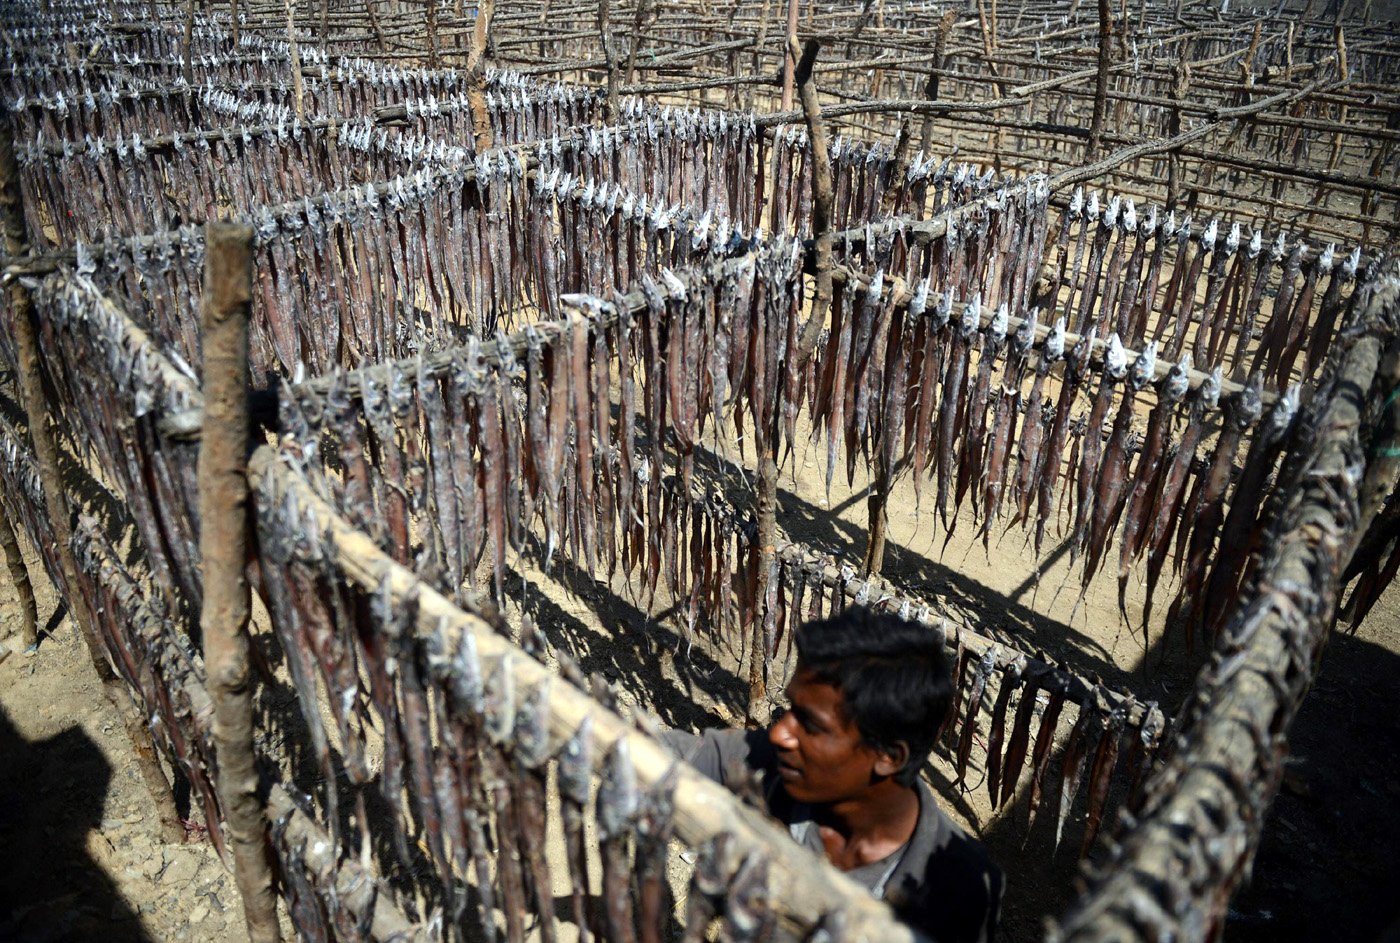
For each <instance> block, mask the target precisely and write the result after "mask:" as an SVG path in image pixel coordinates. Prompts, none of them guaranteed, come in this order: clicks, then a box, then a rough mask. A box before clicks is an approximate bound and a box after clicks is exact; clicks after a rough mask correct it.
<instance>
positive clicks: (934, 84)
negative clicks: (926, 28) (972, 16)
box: [919, 10, 958, 154]
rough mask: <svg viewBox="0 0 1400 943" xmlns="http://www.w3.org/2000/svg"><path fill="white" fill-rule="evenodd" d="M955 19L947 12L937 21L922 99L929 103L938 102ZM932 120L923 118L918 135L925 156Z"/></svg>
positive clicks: (929, 148)
mask: <svg viewBox="0 0 1400 943" xmlns="http://www.w3.org/2000/svg"><path fill="white" fill-rule="evenodd" d="M957 19H958V15H957V13H956V12H955V11H953V10H949V11H948V12H946V13H944V14H943V19H942V20H941V21H939V24H938V37H937V38H936V39H934V41H933V66H932V68H931V69H929V75H928V84H927V85H925V86H924V98H927V99H928V100H929V101H937V100H938V85H939V79H941V78H942V75H943V69H944V66H945V65H946V60H947V57H948V37H949V36H951V35H952V34H953V24H954V23H956V22H957ZM933 120H934V116H933V115H931V114H929V115H925V116H924V126H923V131H922V132H921V133H920V135H919V150H921V151H923V152H924V153H925V154H927V153H929V152H930V151H931V150H932V149H933Z"/></svg>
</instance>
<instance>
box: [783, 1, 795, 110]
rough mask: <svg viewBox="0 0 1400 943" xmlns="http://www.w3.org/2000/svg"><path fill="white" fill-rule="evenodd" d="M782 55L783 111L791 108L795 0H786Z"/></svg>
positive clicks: (793, 79)
mask: <svg viewBox="0 0 1400 943" xmlns="http://www.w3.org/2000/svg"><path fill="white" fill-rule="evenodd" d="M784 49H785V50H786V51H785V53H784V55H783V111H789V110H791V108H792V91H793V85H794V81H795V77H796V74H797V73H796V70H797V0H788V5H787V41H786V43H785V45H784Z"/></svg>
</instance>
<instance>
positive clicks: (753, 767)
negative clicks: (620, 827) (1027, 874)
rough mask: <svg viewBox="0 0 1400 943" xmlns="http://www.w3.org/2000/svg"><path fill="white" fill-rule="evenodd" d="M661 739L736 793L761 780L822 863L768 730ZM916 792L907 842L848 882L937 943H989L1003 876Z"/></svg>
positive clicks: (807, 814)
mask: <svg viewBox="0 0 1400 943" xmlns="http://www.w3.org/2000/svg"><path fill="white" fill-rule="evenodd" d="M664 739H665V741H666V743H667V744H668V745H669V746H670V747H671V749H673V750H675V751H676V753H677V754H679V755H680V757H681V758H682V759H684V760H685V761H686V762H688V763H689V764H690V765H691V766H693V767H695V769H696V770H697V771H698V772H699V773H701V774H702V775H704V776H706V777H708V778H710V779H713V780H714V781H716V782H718V783H720V784H722V785H724V786H728V787H729V788H731V789H734V788H744V787H745V784H746V783H747V781H749V780H751V779H753V778H755V777H756V780H757V783H756V784H757V786H758V787H759V789H760V790H761V792H762V798H763V801H764V802H765V803H766V804H767V807H768V811H769V812H770V813H771V814H772V815H773V816H774V817H775V818H777V819H778V820H779V821H780V822H783V823H785V824H786V825H787V826H788V831H789V832H791V833H792V836H793V838H794V840H796V841H797V842H798V843H799V844H801V845H803V846H805V847H807V848H809V849H811V850H812V852H813V853H815V854H818V855H822V856H823V857H825V855H826V848H825V847H824V846H823V844H822V839H821V833H820V830H819V829H818V828H817V827H816V823H815V822H813V821H812V816H811V808H810V807H808V806H806V805H804V804H802V803H798V802H793V801H792V799H790V798H789V797H788V795H787V793H786V792H785V791H784V790H783V788H782V780H781V779H780V778H779V777H778V776H777V775H776V768H777V755H776V751H775V750H774V749H773V746H772V744H770V743H769V742H768V734H767V732H766V731H762V730H753V731H745V730H723V729H720V730H706V731H705V732H704V733H702V734H699V735H696V734H693V733H686V732H684V731H679V730H675V731H669V732H668V733H667V734H666V735H665V738H664ZM915 790H916V791H917V793H918V796H919V820H918V822H917V823H916V824H915V826H914V834H913V835H912V836H910V838H909V841H908V842H906V843H905V844H904V845H903V846H902V847H901V848H899V849H898V850H896V851H895V852H894V853H893V854H891V855H889V856H888V857H886V858H883V859H881V860H880V861H875V862H872V863H871V864H867V865H862V866H861V867H858V868H853V869H851V870H850V871H847V872H846V876H847V877H849V878H851V879H852V880H854V881H856V882H857V883H859V884H861V885H862V886H864V887H865V888H866V889H868V890H870V891H871V892H872V893H873V894H875V895H876V896H877V897H882V898H883V899H884V900H885V901H887V902H888V903H889V904H890V906H891V907H892V908H893V909H894V911H895V913H896V914H897V915H898V916H899V917H900V919H902V920H904V921H906V922H907V923H909V924H910V925H911V926H913V927H915V928H917V929H919V930H920V931H922V932H923V933H926V934H928V935H929V936H930V937H931V938H932V939H934V940H937V941H939V943H991V941H992V940H993V938H994V937H995V934H996V923H997V915H998V911H999V910H1000V907H1001V892H1002V876H1001V870H1000V869H999V868H997V866H996V865H994V864H993V863H992V862H991V859H990V858H988V856H987V853H986V851H985V850H984V849H983V848H982V845H981V843H980V842H978V841H976V840H975V839H973V838H971V837H970V836H968V835H967V834H966V833H965V832H964V831H963V830H962V829H960V828H959V827H958V826H957V825H955V824H954V823H953V822H952V821H951V820H950V819H949V818H948V817H947V816H946V815H944V814H943V812H942V810H941V809H939V808H938V803H937V801H936V800H935V799H934V797H933V792H932V790H930V789H929V788H928V785H927V784H926V783H924V781H923V780H918V781H917V782H916V784H915Z"/></svg>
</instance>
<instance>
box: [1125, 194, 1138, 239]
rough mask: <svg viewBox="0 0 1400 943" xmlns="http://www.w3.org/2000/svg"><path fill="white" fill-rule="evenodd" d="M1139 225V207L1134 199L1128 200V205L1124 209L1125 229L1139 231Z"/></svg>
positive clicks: (1126, 230)
mask: <svg viewBox="0 0 1400 943" xmlns="http://www.w3.org/2000/svg"><path fill="white" fill-rule="evenodd" d="M1137 227H1138V218H1137V207H1136V206H1134V205H1133V201H1132V200H1128V205H1127V206H1126V207H1125V208H1124V209H1123V231H1124V232H1128V233H1132V232H1137Z"/></svg>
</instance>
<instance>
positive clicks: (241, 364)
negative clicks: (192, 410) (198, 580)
mask: <svg viewBox="0 0 1400 943" xmlns="http://www.w3.org/2000/svg"><path fill="white" fill-rule="evenodd" d="M252 301H253V229H252V227H251V226H246V225H239V224H234V223H209V224H208V225H207V226H206V227H205V268H204V303H203V311H202V316H201V320H202V325H201V330H202V335H203V346H204V418H205V421H204V427H203V434H202V435H201V437H200V445H199V470H198V480H199V516H200V533H199V553H200V559H201V561H202V566H203V576H204V607H203V610H202V611H201V612H200V617H199V625H200V629H201V631H202V632H203V634H204V665H205V670H206V672H207V673H208V677H209V694H210V696H211V697H212V698H213V701H214V725H213V729H214V743H215V745H216V749H217V750H218V757H219V769H218V789H219V799H220V801H221V802H222V803H223V807H224V815H225V818H226V820H227V822H228V832H229V835H228V838H229V846H230V847H231V848H232V849H233V864H234V878H235V880H236V881H237V883H238V890H239V893H240V894H241V895H242V897H243V911H244V916H245V919H246V921H247V925H248V938H249V940H251V941H253V943H277V941H278V940H279V939H280V932H279V930H278V926H277V898H276V896H275V895H274V894H273V890H272V867H271V862H270V861H269V845H268V834H267V819H266V818H265V816H264V814H263V807H262V801H261V799H260V798H259V790H258V771H257V765H256V762H255V759H254V756H253V678H252V674H251V672H250V671H249V668H248V644H249V643H248V610H249V597H248V581H247V578H246V577H245V575H244V570H243V566H244V564H245V563H246V562H247V540H248V477H247V471H248V314H249V311H250V310H251V307H252Z"/></svg>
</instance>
